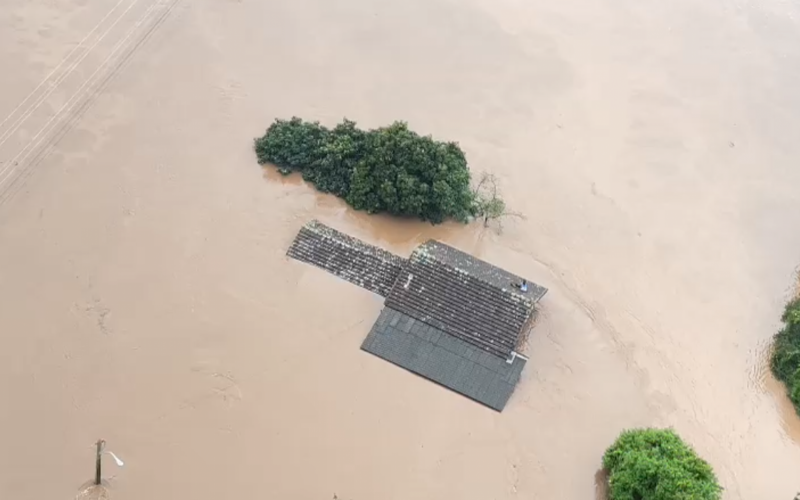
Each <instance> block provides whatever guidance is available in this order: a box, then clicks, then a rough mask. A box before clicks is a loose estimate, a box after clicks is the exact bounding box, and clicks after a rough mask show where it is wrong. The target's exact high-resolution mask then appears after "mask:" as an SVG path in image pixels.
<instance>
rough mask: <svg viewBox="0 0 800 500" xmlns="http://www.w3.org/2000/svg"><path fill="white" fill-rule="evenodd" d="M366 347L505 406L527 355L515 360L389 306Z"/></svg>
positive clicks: (482, 399)
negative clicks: (489, 351) (507, 361)
mask: <svg viewBox="0 0 800 500" xmlns="http://www.w3.org/2000/svg"><path fill="white" fill-rule="evenodd" d="M361 349H363V350H364V351H367V352H369V353H371V354H374V355H376V356H378V357H380V358H382V359H385V360H386V361H389V362H391V363H393V364H395V365H397V366H400V367H402V368H405V369H406V370H410V371H412V372H414V373H416V374H418V375H421V376H422V377H425V378H427V379H429V380H432V381H434V382H436V383H438V384H441V385H443V386H445V387H447V388H449V389H452V390H453V391H455V392H457V393H460V394H463V395H464V396H467V397H468V398H471V399H473V400H475V401H477V402H479V403H481V404H484V405H486V406H488V407H490V408H493V409H495V410H497V411H502V410H503V408H504V407H505V405H506V403H507V402H508V400H509V398H510V397H511V394H512V393H513V392H514V387H515V386H516V384H517V382H518V381H519V378H520V374H521V373H522V369H523V368H524V367H525V359H524V358H522V357H516V358H514V359H513V360H512V362H511V363H506V361H505V360H504V359H501V358H498V357H497V356H493V355H491V354H489V353H487V352H485V351H484V350H482V349H479V348H477V347H475V346H474V345H473V344H470V343H468V342H464V341H463V340H460V339H458V338H456V337H454V336H452V335H448V334H446V333H445V332H443V331H441V330H439V329H437V328H434V327H432V326H430V325H428V324H426V323H423V322H421V321H418V320H415V319H414V318H412V317H410V316H408V315H406V314H403V313H401V312H398V311H395V310H393V309H390V308H388V307H387V308H384V309H383V311H382V312H381V314H380V316H379V317H378V320H377V321H376V322H375V325H374V326H373V327H372V330H371V331H370V332H369V335H367V338H366V339H365V340H364V343H363V344H362V345H361Z"/></svg>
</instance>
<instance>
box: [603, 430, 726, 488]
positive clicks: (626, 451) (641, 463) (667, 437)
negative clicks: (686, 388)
mask: <svg viewBox="0 0 800 500" xmlns="http://www.w3.org/2000/svg"><path fill="white" fill-rule="evenodd" d="M603 467H604V468H605V469H606V471H607V472H608V486H609V488H608V490H609V499H610V500H718V499H719V498H720V495H721V490H722V488H721V487H720V486H719V483H718V482H717V477H716V475H715V474H714V471H713V470H712V468H711V466H710V465H709V464H708V463H707V462H706V461H705V460H703V459H702V458H700V457H698V456H697V454H696V453H695V452H694V450H692V448H691V447H689V446H688V445H687V444H686V443H684V442H683V440H681V438H680V437H679V436H678V435H677V434H675V432H674V431H672V430H670V429H633V430H627V431H624V432H623V433H622V434H621V435H620V436H619V438H617V440H616V442H615V443H614V444H613V445H612V446H611V447H610V448H609V449H608V450H607V451H606V453H605V455H604V456H603Z"/></svg>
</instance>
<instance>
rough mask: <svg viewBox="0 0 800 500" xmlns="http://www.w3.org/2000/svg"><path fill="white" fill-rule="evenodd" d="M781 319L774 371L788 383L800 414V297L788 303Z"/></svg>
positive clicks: (773, 365) (776, 343)
mask: <svg viewBox="0 0 800 500" xmlns="http://www.w3.org/2000/svg"><path fill="white" fill-rule="evenodd" d="M781 320H782V321H783V328H782V329H781V331H780V332H778V334H777V335H775V345H774V348H773V351H772V360H771V367H772V373H774V374H775V377H776V378H777V379H778V380H780V381H782V382H783V383H784V384H785V385H786V389H787V391H788V392H789V398H790V399H791V400H792V403H793V404H794V407H795V409H796V410H797V413H798V414H799V415H800V297H798V298H796V299H794V300H792V301H791V302H789V303H788V304H787V305H786V309H784V311H783V316H781Z"/></svg>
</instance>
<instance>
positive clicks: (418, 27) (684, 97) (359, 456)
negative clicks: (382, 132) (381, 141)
mask: <svg viewBox="0 0 800 500" xmlns="http://www.w3.org/2000/svg"><path fill="white" fill-rule="evenodd" d="M799 23H800V6H798V5H797V4H796V3H792V2H786V1H782V0H762V1H759V2H752V1H746V0H705V1H701V0H673V1H668V2H664V1H656V0H615V1H610V0H562V1H558V2H552V1H544V0H526V1H522V0H491V1H490V0H403V1H399V0H338V1H330V0H292V1H277V0H121V1H119V2H118V0H110V1H100V0H36V1H26V0H6V1H5V2H4V3H3V7H2V9H1V10H0V69H1V70H2V71H1V73H2V75H3V76H2V78H0V162H2V163H0V397H2V404H0V497H1V498H4V499H14V500H45V499H47V500H71V499H73V498H74V497H75V495H76V493H78V489H79V488H80V487H81V485H82V484H85V483H86V481H87V480H90V479H91V478H92V477H93V472H94V469H93V467H94V452H93V449H94V448H93V445H94V442H95V441H96V440H97V439H99V438H103V439H105V440H107V442H108V448H109V449H110V450H112V451H114V452H115V453H116V454H118V455H119V456H120V458H122V459H124V461H125V467H123V468H121V469H120V468H115V466H114V465H113V461H111V460H110V459H109V460H107V463H106V470H105V472H106V479H107V481H108V485H109V493H110V497H111V498H112V499H114V500H144V499H148V500H159V499H165V500H166V499H194V500H212V499H214V500H216V499H220V498H235V499H248V498H253V499H256V498H259V499H267V498H274V499H279V498H280V499H308V500H312V499H314V500H320V499H321V500H326V499H328V500H330V499H332V498H334V495H336V498H339V499H342V500H390V499H397V500H400V499H402V500H409V499H414V500H425V499H431V500H433V499H437V500H441V499H456V498H458V499H468V500H469V499H474V500H489V499H514V498H520V499H553V500H556V499H564V500H584V499H594V498H595V495H596V484H595V481H596V478H601V476H602V475H601V474H598V469H599V468H600V458H601V455H602V453H603V451H604V450H605V448H606V447H607V446H608V445H609V444H610V443H611V442H612V441H613V439H614V438H615V436H616V435H617V434H618V433H619V432H620V431H621V430H622V429H624V428H627V427H633V426H673V427H674V428H676V429H677V430H678V431H679V432H680V433H681V434H682V435H683V436H684V437H685V438H686V439H687V440H688V441H689V442H691V443H692V445H693V446H694V447H695V448H696V449H697V450H698V451H699V452H700V453H701V454H702V455H703V456H704V457H706V458H707V459H708V460H709V461H710V462H711V463H712V465H713V466H714V468H715V469H716V471H717V473H718V475H719V477H720V481H721V483H722V484H723V485H724V487H725V492H724V498H725V499H726V500H738V499H748V500H754V499H770V500H781V499H786V500H788V499H790V498H792V497H793V496H794V495H795V493H797V492H798V491H800V421H799V420H798V418H797V417H796V416H795V415H794V414H793V411H792V408H791V406H790V404H789V402H788V399H787V398H786V396H785V395H784V394H783V393H782V392H781V390H780V387H779V386H778V385H777V384H776V383H775V382H774V380H772V379H771V377H770V375H769V374H768V368H767V359H768V349H769V340H770V337H771V335H772V334H773V333H774V332H775V330H776V329H777V328H778V325H779V316H780V312H781V309H782V305H783V303H784V302H785V301H786V299H787V298H788V297H789V295H790V294H791V293H792V290H793V281H794V273H795V271H796V266H797V265H798V263H800V231H798V230H797V229H798V227H800V189H799V188H798V186H800V167H799V166H798V161H799V160H800V141H798V135H797V134H798V130H800V97H798V96H800V94H799V93H798V88H800V25H799ZM292 115H297V116H301V117H304V118H307V119H315V120H320V121H322V122H324V123H326V124H333V123H335V122H336V121H338V120H340V119H341V118H342V117H345V116H346V117H348V118H350V119H353V120H356V121H358V122H359V124H360V125H362V126H365V127H373V126H379V125H384V124H387V123H389V122H391V121H393V120H397V119H401V120H405V121H408V122H409V124H410V126H411V127H412V128H413V129H415V130H417V131H419V132H421V133H425V134H433V135H434V136H435V137H436V138H439V139H445V140H455V141H458V142H459V143H460V144H461V146H462V147H463V149H464V150H465V151H466V153H467V157H468V160H469V162H470V165H471V168H472V169H473V170H474V171H476V172H480V171H488V172H492V173H494V174H495V175H497V176H498V178H499V179H500V181H501V187H502V189H503V192H504V194H505V197H506V201H507V202H508V204H509V206H510V207H511V208H512V209H514V210H517V211H520V212H522V213H524V214H525V215H526V218H525V220H509V221H507V222H506V224H505V225H504V228H503V230H502V232H499V231H498V230H497V229H496V228H490V229H485V228H483V227H482V226H481V225H480V224H474V225H470V226H463V225H458V224H453V223H447V224H443V225H440V226H431V225H428V224H423V223H415V222H411V221H397V220H391V219H389V218H386V217H381V216H367V215H364V214H362V213H357V212H353V211H352V210H350V209H348V208H347V207H346V206H345V205H344V204H343V203H341V202H340V201H338V200H337V199H335V198H332V197H330V196H325V195H320V194H318V193H316V192H315V191H314V190H313V189H312V188H311V187H309V186H307V185H305V184H304V183H303V182H302V180H300V179H297V178H294V177H289V178H282V177H280V176H279V175H276V174H275V173H274V172H271V171H269V170H266V171H264V170H262V169H261V168H259V167H258V165H256V162H255V157H254V154H253V151H252V138H253V137H255V136H256V135H260V134H261V133H263V131H264V129H265V128H266V127H267V126H268V125H269V124H270V122H271V121H272V120H273V119H275V118H276V117H290V116H292ZM312 218H318V219H319V220H321V221H322V222H324V223H326V224H328V225H330V226H333V227H334V228H336V229H339V230H341V231H345V232H348V233H350V234H353V235H355V236H358V237H360V238H363V239H365V240H367V241H369V242H371V243H375V244H379V245H381V246H383V247H385V248H387V249H389V250H391V251H393V252H396V253H399V254H404V255H407V254H408V253H409V252H410V251H411V249H412V248H414V247H415V246H416V245H417V244H419V243H421V242H423V241H425V240H426V239H428V238H437V239H440V240H442V241H445V242H447V243H449V244H452V245H455V246H457V247H459V248H461V249H463V250H465V251H468V252H471V253H473V254H475V255H477V256H479V257H481V258H484V259H486V260H489V261H491V262H493V263H495V264H498V265H500V266H502V267H505V268H507V269H509V270H511V271H512V272H514V273H516V274H519V275H523V276H526V277H528V278H529V279H531V280H533V281H536V282H538V283H541V284H543V285H545V286H547V287H548V288H549V289H550V292H549V293H548V295H547V296H546V297H545V299H544V300H543V301H542V303H541V310H540V314H539V318H538V323H537V326H536V328H535V330H534V331H533V333H532V335H531V337H530V340H529V345H528V348H527V354H528V355H529V356H530V362H529V363H528V365H527V368H526V371H525V372H524V373H523V380H522V382H521V383H520V385H519V386H518V388H517V391H516V393H515V394H514V396H513V398H512V399H511V401H510V403H509V405H508V406H507V407H506V410H505V411H504V412H503V413H502V414H499V413H496V412H494V411H491V410H488V409H486V408H484V407H482V406H480V405H477V404H475V403H472V402H470V401H468V400H467V399H465V398H463V397H461V396H458V395H456V394H454V393H451V392H449V391H447V390H444V389H442V388H440V387H437V386H435V385H434V384H432V383H430V382H427V381H425V380H423V379H421V378H419V377H416V376H413V375H411V374H409V373H407V372H404V371H403V370H401V369H399V368H396V367H394V366H392V365H390V364H389V363H386V362H384V361H381V360H380V359H377V358H375V357H373V356H370V355H368V354H365V353H363V352H361V351H360V350H359V345H360V343H361V341H362V339H363V338H364V336H365V335H366V333H367V331H368V329H369V326H370V325H371V324H372V322H373V321H374V320H375V318H376V317H377V315H378V313H379V312H380V310H381V307H382V303H381V301H380V300H379V298H378V297H376V296H374V295H372V294H370V293H369V292H366V291H364V290H361V289H359V288H358V287H355V286H352V285H350V284H348V283H345V282H343V281H340V280H337V279H336V278H334V277H332V276H330V275H328V274H326V273H324V272H322V271H319V270H317V269H314V268H312V267H310V266H307V265H304V264H301V263H298V262H294V261H289V260H288V259H287V258H286V257H285V255H284V254H285V251H286V249H287V247H288V245H289V244H290V242H291V241H292V238H293V237H294V235H295V234H296V232H297V231H298V229H299V228H300V227H301V226H302V225H303V224H304V223H306V222H307V221H308V220H310V219H312Z"/></svg>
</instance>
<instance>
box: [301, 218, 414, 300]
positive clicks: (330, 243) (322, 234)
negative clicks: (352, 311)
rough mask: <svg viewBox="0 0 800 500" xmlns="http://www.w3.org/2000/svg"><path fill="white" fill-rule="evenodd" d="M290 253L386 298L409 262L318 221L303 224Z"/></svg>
mask: <svg viewBox="0 0 800 500" xmlns="http://www.w3.org/2000/svg"><path fill="white" fill-rule="evenodd" d="M286 255H288V256H289V257H292V258H294V259H297V260H299V261H302V262H306V263H308V264H312V265H315V266H317V267H319V268H322V269H324V270H326V271H328V272H329V273H331V274H334V275H336V276H338V277H339V278H342V279H344V280H347V281H349V282H350V283H353V284H355V285H358V286H360V287H362V288H366V289H367V290H369V291H371V292H374V293H377V294H378V295H381V296H383V297H385V296H386V295H388V293H389V291H390V290H391V288H392V285H393V284H394V282H395V280H396V279H397V276H398V275H399V274H400V270H401V269H402V268H403V266H404V265H405V263H406V260H405V259H403V258H402V257H398V256H397V255H394V254H392V253H389V252H387V251H386V250H383V249H381V248H378V247H375V246H372V245H369V244H367V243H364V242H363V241H361V240H358V239H356V238H353V237H352V236H348V235H346V234H344V233H340V232H339V231H336V230H335V229H331V228H330V227H328V226H326V225H324V224H322V223H320V222H318V221H316V220H312V221H311V222H309V223H308V224H306V225H305V226H303V228H302V229H301V230H300V232H299V233H298V235H297V237H296V238H295V240H294V243H292V246H291V247H289V250H288V251H287V252H286Z"/></svg>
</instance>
